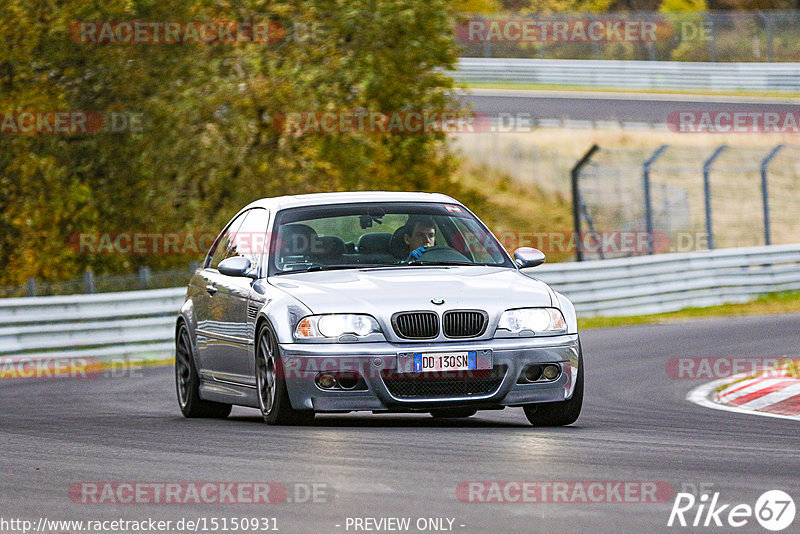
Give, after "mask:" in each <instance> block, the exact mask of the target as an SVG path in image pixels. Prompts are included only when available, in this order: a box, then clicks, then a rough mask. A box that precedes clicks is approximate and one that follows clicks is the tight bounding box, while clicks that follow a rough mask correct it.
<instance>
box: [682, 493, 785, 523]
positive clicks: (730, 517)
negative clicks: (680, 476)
mask: <svg viewBox="0 0 800 534" xmlns="http://www.w3.org/2000/svg"><path fill="white" fill-rule="evenodd" d="M795 511H796V510H795V504H794V500H793V499H792V498H791V496H789V494H788V493H786V492H784V491H781V490H770V491H767V492H764V493H763V494H761V496H760V497H759V498H758V499H757V500H756V504H755V506H750V505H749V504H743V503H742V504H736V505H732V504H730V503H725V504H722V503H720V502H719V492H715V493H714V495H712V496H711V498H710V499H709V495H708V494H707V493H703V494H702V495H700V497H699V498H696V497H695V496H694V495H692V494H691V493H678V494H677V495H675V503H674V504H673V505H672V512H670V514H669V521H667V526H668V527H671V526H673V525H674V526H682V527H687V526H691V527H733V528H739V527H743V526H745V525H747V524H749V523H750V521H751V520H752V519H753V517H755V519H756V521H758V524H759V525H761V527H762V528H764V529H766V530H770V531H773V532H777V531H779V530H783V529H785V528H787V527H788V526H790V525H791V524H792V522H794V516H795Z"/></svg>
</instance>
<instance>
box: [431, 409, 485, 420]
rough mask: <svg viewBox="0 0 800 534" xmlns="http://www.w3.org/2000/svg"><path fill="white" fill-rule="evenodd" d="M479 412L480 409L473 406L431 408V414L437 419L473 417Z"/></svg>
mask: <svg viewBox="0 0 800 534" xmlns="http://www.w3.org/2000/svg"><path fill="white" fill-rule="evenodd" d="M476 413H478V410H473V409H472V408H439V409H436V410H431V415H432V416H433V417H434V418H435V419H450V418H457V417H472V416H473V415H475V414H476Z"/></svg>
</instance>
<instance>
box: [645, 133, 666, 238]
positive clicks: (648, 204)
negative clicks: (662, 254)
mask: <svg viewBox="0 0 800 534" xmlns="http://www.w3.org/2000/svg"><path fill="white" fill-rule="evenodd" d="M667 148H669V145H661V146H660V147H658V148H657V149H656V151H655V152H653V154H652V155H651V156H650V157H649V158H648V159H647V161H645V162H644V165H642V182H643V183H642V186H643V187H644V221H645V229H646V231H647V253H648V254H652V253H653V201H652V196H651V194H650V188H651V186H650V167H652V165H653V163H655V162H656V160H657V159H658V158H659V157H661V154H663V153H664V151H665V150H666V149H667Z"/></svg>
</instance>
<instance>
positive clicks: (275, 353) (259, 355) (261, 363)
mask: <svg viewBox="0 0 800 534" xmlns="http://www.w3.org/2000/svg"><path fill="white" fill-rule="evenodd" d="M257 339H258V343H257V345H256V387H257V389H258V402H259V406H260V408H261V415H262V416H263V417H264V421H265V422H266V423H267V424H269V425H307V424H309V423H311V422H312V421H313V420H314V412H313V411H312V410H295V409H294V408H292V403H291V401H290V400H289V391H288V390H287V388H286V374H285V373H284V371H283V364H282V362H281V358H280V349H279V348H278V341H277V340H276V339H275V334H274V333H273V332H272V329H271V328H270V327H269V326H268V325H266V324H264V325H263V326H262V327H261V330H260V331H259V334H258V338H257Z"/></svg>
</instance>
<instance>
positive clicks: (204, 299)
mask: <svg viewBox="0 0 800 534" xmlns="http://www.w3.org/2000/svg"><path fill="white" fill-rule="evenodd" d="M247 214H248V212H244V213H241V214H239V215H238V216H237V217H236V218H235V219H233V220H232V221H231V222H230V223H229V224H228V226H227V227H226V228H225V229H224V230H223V231H222V233H221V234H220V235H219V237H218V238H217V241H216V242H215V243H214V246H213V247H212V249H211V251H209V254H208V256H207V257H206V260H205V262H204V264H203V269H202V270H201V271H200V272H199V273H198V275H197V277H198V285H199V286H200V287H201V289H202V290H201V291H198V292H197V293H196V299H195V301H194V306H195V314H196V318H197V349H198V353H197V355H198V359H199V361H200V374H201V375H202V376H203V378H206V379H208V378H216V375H217V374H218V373H221V372H223V369H224V362H225V361H226V360H228V359H230V358H231V357H232V354H233V353H234V352H235V348H236V343H235V341H234V340H236V339H237V336H236V329H237V323H239V324H241V321H237V319H239V318H238V317H237V310H236V306H235V303H236V299H234V298H232V293H235V291H232V290H231V288H230V287H229V286H230V284H229V282H228V280H227V279H228V278H230V277H227V276H223V275H221V274H220V273H219V271H218V270H217V266H218V265H219V263H220V262H221V261H222V260H224V259H226V258H230V257H232V256H236V255H237V247H236V242H235V236H236V234H237V232H238V230H239V227H240V226H241V225H242V222H243V221H244V220H245V218H246V216H247Z"/></svg>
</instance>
